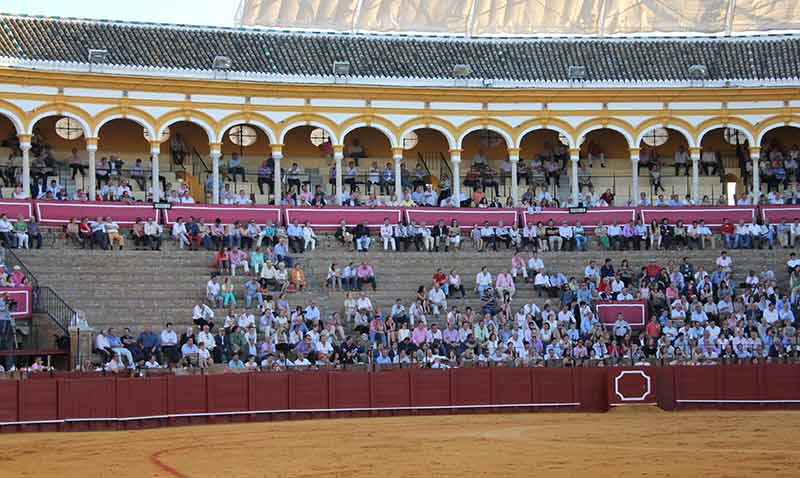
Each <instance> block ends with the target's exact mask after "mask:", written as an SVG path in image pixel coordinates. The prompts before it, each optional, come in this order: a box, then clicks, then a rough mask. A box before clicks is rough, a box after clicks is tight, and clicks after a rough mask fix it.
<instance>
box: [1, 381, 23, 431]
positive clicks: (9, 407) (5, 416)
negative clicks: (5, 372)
mask: <svg viewBox="0 0 800 478" xmlns="http://www.w3.org/2000/svg"><path fill="white" fill-rule="evenodd" d="M18 383H19V381H17V380H0V422H15V421H17V384H18Z"/></svg>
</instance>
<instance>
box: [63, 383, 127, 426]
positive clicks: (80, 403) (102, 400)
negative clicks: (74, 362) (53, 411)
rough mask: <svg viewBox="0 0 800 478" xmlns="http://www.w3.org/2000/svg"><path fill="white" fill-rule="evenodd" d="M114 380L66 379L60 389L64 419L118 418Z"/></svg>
mask: <svg viewBox="0 0 800 478" xmlns="http://www.w3.org/2000/svg"><path fill="white" fill-rule="evenodd" d="M116 392H117V389H116V383H115V380H114V378H111V377H109V378H97V379H80V378H79V379H66V380H63V381H62V386H61V388H60V389H59V401H60V402H61V406H62V410H61V412H62V417H63V418H114V417H116V416H117V411H116V408H117V393H116Z"/></svg>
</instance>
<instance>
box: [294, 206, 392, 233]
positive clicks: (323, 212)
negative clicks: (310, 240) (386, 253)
mask: <svg viewBox="0 0 800 478" xmlns="http://www.w3.org/2000/svg"><path fill="white" fill-rule="evenodd" d="M285 211H286V212H285V214H286V224H291V223H292V222H293V221H295V220H296V221H297V222H298V223H300V224H305V222H306V221H308V222H309V224H310V225H311V227H312V228H314V229H316V230H318V231H334V230H336V228H338V227H339V224H340V223H341V222H342V221H344V222H345V224H347V225H348V226H349V227H353V226H354V225H356V224H361V223H362V222H364V221H367V225H368V226H369V227H380V225H381V224H383V220H384V219H386V218H388V219H389V222H390V223H391V224H397V223H398V222H400V221H401V220H402V218H403V210H402V209H400V208H399V207H398V208H392V207H382V208H375V209H371V208H365V207H359V208H353V207H324V208H317V207H287V208H285Z"/></svg>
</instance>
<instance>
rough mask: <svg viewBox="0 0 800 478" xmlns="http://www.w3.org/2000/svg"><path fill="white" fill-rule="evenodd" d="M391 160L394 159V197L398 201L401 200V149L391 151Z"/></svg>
mask: <svg viewBox="0 0 800 478" xmlns="http://www.w3.org/2000/svg"><path fill="white" fill-rule="evenodd" d="M392 159H394V195H395V196H396V197H397V200H398V201H402V200H403V198H402V196H403V173H402V172H401V169H400V166H401V165H402V163H403V148H394V149H393V150H392Z"/></svg>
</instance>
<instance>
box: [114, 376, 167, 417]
mask: <svg viewBox="0 0 800 478" xmlns="http://www.w3.org/2000/svg"><path fill="white" fill-rule="evenodd" d="M168 410H169V404H168V401H167V377H152V378H148V379H147V380H142V379H138V378H120V379H117V416H118V417H120V418H122V417H152V416H156V415H166V414H167V413H169V411H168Z"/></svg>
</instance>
